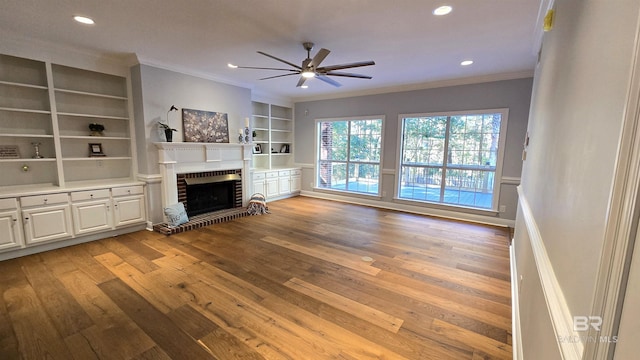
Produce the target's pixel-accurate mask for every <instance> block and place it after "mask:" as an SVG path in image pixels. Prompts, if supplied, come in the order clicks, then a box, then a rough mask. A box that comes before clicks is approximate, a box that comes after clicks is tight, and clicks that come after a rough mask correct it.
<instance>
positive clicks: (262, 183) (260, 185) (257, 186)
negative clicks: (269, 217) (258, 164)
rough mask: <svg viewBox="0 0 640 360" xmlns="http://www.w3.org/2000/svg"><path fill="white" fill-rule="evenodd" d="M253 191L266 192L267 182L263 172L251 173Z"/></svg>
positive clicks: (264, 193)
mask: <svg viewBox="0 0 640 360" xmlns="http://www.w3.org/2000/svg"><path fill="white" fill-rule="evenodd" d="M253 193H254V194H255V193H258V194H262V195H265V196H266V194H267V183H266V179H265V173H264V172H258V173H254V174H253Z"/></svg>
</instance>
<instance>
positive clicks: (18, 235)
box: [0, 210, 22, 250]
mask: <svg viewBox="0 0 640 360" xmlns="http://www.w3.org/2000/svg"><path fill="white" fill-rule="evenodd" d="M18 219H19V217H18V211H17V210H14V211H0V250H4V249H11V248H15V247H20V246H22V231H20V223H19V221H18Z"/></svg>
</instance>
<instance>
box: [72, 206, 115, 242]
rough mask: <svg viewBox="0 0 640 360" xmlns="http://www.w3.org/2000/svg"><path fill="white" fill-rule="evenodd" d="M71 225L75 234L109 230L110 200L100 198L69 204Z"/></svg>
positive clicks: (110, 222)
mask: <svg viewBox="0 0 640 360" xmlns="http://www.w3.org/2000/svg"><path fill="white" fill-rule="evenodd" d="M71 209H72V210H73V226H74V230H75V233H76V234H77V235H81V234H86V233H91V232H94V231H101V230H109V229H111V227H112V221H111V218H112V217H111V201H110V200H109V199H101V200H96V201H86V202H81V203H76V204H71Z"/></svg>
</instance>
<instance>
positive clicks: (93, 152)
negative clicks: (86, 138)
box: [89, 143, 106, 157]
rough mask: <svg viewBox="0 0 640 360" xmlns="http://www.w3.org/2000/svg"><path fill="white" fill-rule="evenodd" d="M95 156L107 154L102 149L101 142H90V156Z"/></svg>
mask: <svg viewBox="0 0 640 360" xmlns="http://www.w3.org/2000/svg"><path fill="white" fill-rule="evenodd" d="M94 156H106V155H105V153H104V152H103V151H102V144H100V143H93V144H89V157H94Z"/></svg>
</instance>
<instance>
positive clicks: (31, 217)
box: [0, 54, 146, 260]
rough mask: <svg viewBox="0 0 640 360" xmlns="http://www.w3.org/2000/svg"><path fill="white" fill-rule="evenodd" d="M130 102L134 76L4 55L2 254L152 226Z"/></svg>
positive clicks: (0, 85)
mask: <svg viewBox="0 0 640 360" xmlns="http://www.w3.org/2000/svg"><path fill="white" fill-rule="evenodd" d="M123 73H124V70H123ZM129 101H130V100H129V82H128V79H127V76H126V75H125V76H120V75H114V74H106V73H101V72H97V71H92V70H86V69H79V68H73V67H69V66H64V65H59V64H52V63H50V62H47V61H39V60H34V59H26V58H21V57H16V56H10V55H3V54H0V152H1V153H2V154H3V155H2V156H0V173H1V174H2V175H1V176H0V260H1V259H7V258H11V257H15V256H21V255H26V254H31V253H34V252H38V251H43V250H48V249H53V248H56V247H59V246H63V244H70V243H77V242H81V241H89V240H94V239H98V238H102V237H107V236H113V235H117V234H121V233H126V232H131V231H135V230H139V229H142V228H144V227H145V225H146V201H145V186H144V184H143V183H141V182H138V181H136V180H135V179H134V166H135V161H134V156H133V155H134V153H133V152H134V148H135V147H134V139H133V136H132V134H133V122H132V121H130V113H131V110H130V108H131V107H130V103H129ZM92 123H98V124H101V125H103V126H104V131H103V132H102V134H96V133H93V132H92V131H91V129H90V128H89V124H92ZM92 135H93V136H92ZM36 143H37V144H38V145H37V148H38V152H39V155H40V156H41V158H34V155H35V154H36V147H35V145H34V144H36ZM91 144H99V146H98V145H95V146H90V145H91ZM90 149H94V151H90ZM95 149H101V150H102V152H100V151H95ZM92 155H93V156H92ZM96 155H98V156H96Z"/></svg>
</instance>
